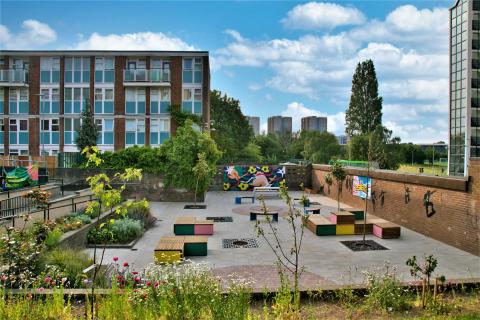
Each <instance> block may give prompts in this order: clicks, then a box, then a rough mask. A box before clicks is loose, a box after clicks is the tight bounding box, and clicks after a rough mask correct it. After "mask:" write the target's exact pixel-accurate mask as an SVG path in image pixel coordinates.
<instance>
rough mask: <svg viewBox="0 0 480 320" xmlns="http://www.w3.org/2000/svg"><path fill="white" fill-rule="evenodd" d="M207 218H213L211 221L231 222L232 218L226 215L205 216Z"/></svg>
mask: <svg viewBox="0 0 480 320" xmlns="http://www.w3.org/2000/svg"><path fill="white" fill-rule="evenodd" d="M206 219H207V220H213V222H233V218H232V217H230V216H227V217H207V218H206Z"/></svg>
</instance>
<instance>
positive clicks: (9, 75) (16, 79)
mask: <svg viewBox="0 0 480 320" xmlns="http://www.w3.org/2000/svg"><path fill="white" fill-rule="evenodd" d="M0 82H9V83H26V82H28V70H24V69H10V70H0Z"/></svg>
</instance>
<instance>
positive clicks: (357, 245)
mask: <svg viewBox="0 0 480 320" xmlns="http://www.w3.org/2000/svg"><path fill="white" fill-rule="evenodd" d="M340 243H341V244H343V245H344V246H346V247H347V248H348V249H350V250H352V251H376V250H389V249H388V248H385V247H384V246H382V245H381V244H378V243H376V242H375V241H373V240H366V241H365V246H363V241H362V240H354V241H340Z"/></svg>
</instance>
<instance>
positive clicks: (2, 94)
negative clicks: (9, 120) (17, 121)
mask: <svg viewBox="0 0 480 320" xmlns="http://www.w3.org/2000/svg"><path fill="white" fill-rule="evenodd" d="M4 91H5V89H4V88H0V114H4V113H5V107H4V105H3V103H4V98H5V92H4Z"/></svg>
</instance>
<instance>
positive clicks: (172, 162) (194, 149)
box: [160, 119, 222, 193]
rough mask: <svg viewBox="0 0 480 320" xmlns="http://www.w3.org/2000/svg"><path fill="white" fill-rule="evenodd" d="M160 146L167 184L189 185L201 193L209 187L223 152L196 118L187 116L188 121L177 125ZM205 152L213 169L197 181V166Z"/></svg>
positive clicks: (189, 188) (188, 187) (182, 186)
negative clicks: (196, 124) (200, 127)
mask: <svg viewBox="0 0 480 320" xmlns="http://www.w3.org/2000/svg"><path fill="white" fill-rule="evenodd" d="M160 148H161V154H162V156H163V157H164V158H165V162H164V164H163V168H162V171H163V173H164V179H165V185H166V187H170V186H173V187H176V188H186V189H187V190H190V191H195V190H197V192H201V193H203V192H205V191H206V190H207V189H208V186H209V185H210V182H211V180H212V179H213V177H214V176H215V171H216V163H217V161H218V159H219V158H220V156H221V154H222V153H221V152H220V151H219V150H218V149H217V145H216V144H215V141H213V139H212V138H211V137H210V134H209V133H207V132H200V131H198V130H196V129H195V128H194V127H193V122H192V121H191V120H190V119H187V120H186V121H185V124H184V125H183V126H181V127H179V128H178V129H177V133H176V135H175V136H174V137H173V138H171V139H170V140H168V141H167V142H165V143H164V144H163V145H162V146H161V147H160ZM202 153H203V154H204V155H205V159H204V160H205V161H206V163H207V164H208V168H209V170H208V174H207V175H206V176H205V177H204V178H202V179H200V180H199V181H198V184H197V180H196V179H195V174H194V172H193V168H194V167H195V165H196V164H197V162H198V161H199V154H202ZM202 161H203V160H202Z"/></svg>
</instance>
